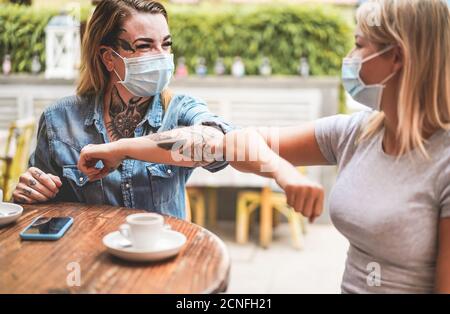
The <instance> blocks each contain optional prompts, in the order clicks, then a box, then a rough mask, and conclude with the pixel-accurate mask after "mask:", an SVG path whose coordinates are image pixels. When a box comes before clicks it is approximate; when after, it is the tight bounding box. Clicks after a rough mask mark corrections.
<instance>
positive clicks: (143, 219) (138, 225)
mask: <svg viewBox="0 0 450 314" xmlns="http://www.w3.org/2000/svg"><path fill="white" fill-rule="evenodd" d="M126 222H127V223H126V224H123V225H121V226H120V228H119V231H120V234H121V235H122V236H123V237H124V238H126V239H127V240H129V241H130V242H131V244H132V245H133V247H134V248H136V249H145V250H151V249H153V248H154V247H155V245H156V243H157V242H158V239H159V236H160V235H161V232H162V231H163V226H164V218H163V216H161V215H159V214H156V213H142V214H132V215H129V216H127V218H126Z"/></svg>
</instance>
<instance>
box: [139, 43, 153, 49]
mask: <svg viewBox="0 0 450 314" xmlns="http://www.w3.org/2000/svg"><path fill="white" fill-rule="evenodd" d="M136 48H137V49H148V48H150V45H148V44H144V45H139V46H137V47H136Z"/></svg>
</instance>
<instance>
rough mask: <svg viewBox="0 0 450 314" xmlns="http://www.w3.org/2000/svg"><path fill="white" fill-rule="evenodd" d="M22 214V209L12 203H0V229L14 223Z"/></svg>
mask: <svg viewBox="0 0 450 314" xmlns="http://www.w3.org/2000/svg"><path fill="white" fill-rule="evenodd" d="M22 212H23V207H22V206H20V205H17V204H13V203H1V202H0V227H1V226H5V225H7V224H10V223H12V222H14V221H16V220H17V219H18V218H19V217H20V216H21V215H22Z"/></svg>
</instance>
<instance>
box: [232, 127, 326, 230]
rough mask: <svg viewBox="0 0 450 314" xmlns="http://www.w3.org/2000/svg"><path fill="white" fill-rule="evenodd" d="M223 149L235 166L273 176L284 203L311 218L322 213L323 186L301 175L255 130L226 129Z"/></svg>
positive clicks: (242, 169) (312, 219)
mask: <svg viewBox="0 0 450 314" xmlns="http://www.w3.org/2000/svg"><path fill="white" fill-rule="evenodd" d="M224 153H225V156H226V160H227V161H229V163H230V165H231V166H233V167H234V168H236V169H237V170H240V171H242V172H252V173H255V174H258V175H261V176H265V177H269V178H273V179H275V181H276V182H277V183H278V185H279V186H280V187H281V188H282V189H283V190H284V191H285V193H286V197H287V203H288V204H289V205H290V206H292V207H293V208H294V209H295V210H296V211H298V212H301V213H302V214H303V215H304V216H305V217H309V219H310V221H311V222H313V221H314V219H315V218H316V217H318V216H320V214H321V213H322V210H323V200H324V191H323V188H322V187H321V186H320V185H319V184H317V183H315V182H313V181H311V180H309V179H308V178H307V177H305V176H303V175H301V174H300V173H299V171H298V170H297V169H296V168H295V167H294V166H293V165H292V164H290V163H289V162H288V161H286V160H285V159H283V158H281V157H280V156H279V155H277V154H276V153H275V152H274V151H273V150H271V149H270V148H269V146H267V143H266V141H265V140H264V139H263V137H262V136H261V135H260V134H259V133H258V132H257V131H256V130H254V129H243V130H235V131H232V132H229V133H227V134H226V135H225V139H224Z"/></svg>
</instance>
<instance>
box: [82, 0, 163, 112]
mask: <svg viewBox="0 0 450 314" xmlns="http://www.w3.org/2000/svg"><path fill="white" fill-rule="evenodd" d="M136 12H143V13H151V14H162V15H163V16H164V17H165V18H166V20H167V21H168V15H167V11H166V9H165V8H164V6H163V5H162V4H161V3H159V2H156V1H150V0H103V1H101V2H100V3H99V4H98V5H97V7H96V8H95V10H94V13H93V14H92V17H91V18H90V20H89V22H88V24H87V27H86V31H85V34H84V36H83V42H82V48H81V67H80V78H79V81H78V86H77V95H79V96H83V97H87V96H93V95H97V94H98V93H101V92H103V91H104V89H105V87H106V85H107V84H108V78H109V75H110V74H109V71H108V70H107V69H106V67H105V65H104V64H103V62H102V59H101V55H100V46H101V45H105V46H110V47H113V48H115V49H117V48H118V43H117V40H118V36H119V34H120V32H121V31H122V27H123V24H124V22H125V20H126V19H128V18H129V17H130V16H131V15H132V14H133V13H136ZM171 98H172V93H171V92H170V91H169V90H168V89H166V90H164V91H163V92H162V93H161V102H162V104H163V107H164V109H165V110H166V109H167V107H168V106H169V103H170V100H171Z"/></svg>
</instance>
